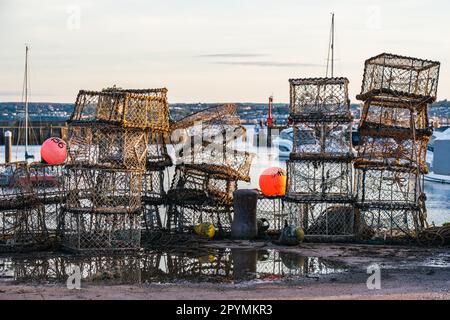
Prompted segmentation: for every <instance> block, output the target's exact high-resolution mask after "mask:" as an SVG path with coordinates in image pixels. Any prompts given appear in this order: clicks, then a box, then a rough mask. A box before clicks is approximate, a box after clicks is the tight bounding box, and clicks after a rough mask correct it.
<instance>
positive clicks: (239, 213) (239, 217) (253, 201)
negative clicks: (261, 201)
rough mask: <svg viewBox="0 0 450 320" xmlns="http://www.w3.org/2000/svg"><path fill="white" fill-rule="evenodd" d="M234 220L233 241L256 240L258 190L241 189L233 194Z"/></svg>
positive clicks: (232, 226)
mask: <svg viewBox="0 0 450 320" xmlns="http://www.w3.org/2000/svg"><path fill="white" fill-rule="evenodd" d="M233 198H234V200H233V206H234V218H233V223H232V225H231V237H232V238H233V239H247V240H249V239H254V238H256V236H257V235H258V226H257V223H256V205H257V203H258V190H251V189H241V190H236V191H235V192H233Z"/></svg>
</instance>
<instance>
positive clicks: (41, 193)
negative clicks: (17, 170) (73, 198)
mask: <svg viewBox="0 0 450 320" xmlns="http://www.w3.org/2000/svg"><path fill="white" fill-rule="evenodd" d="M64 174H65V169H64V165H48V164H43V163H38V162H34V163H31V164H30V165H29V166H28V175H29V177H30V184H31V189H32V192H33V195H34V196H35V197H36V198H37V199H38V201H39V203H40V204H44V205H49V207H52V208H56V207H58V206H56V205H57V204H60V203H62V202H63V200H64Z"/></svg>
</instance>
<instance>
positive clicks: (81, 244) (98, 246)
mask: <svg viewBox="0 0 450 320" xmlns="http://www.w3.org/2000/svg"><path fill="white" fill-rule="evenodd" d="M140 213H141V211H139V212H134V213H110V212H108V213H106V214H105V213H103V212H102V213H97V212H95V211H91V212H89V211H78V210H67V211H66V212H65V214H64V225H63V239H62V243H63V246H64V247H65V248H66V249H69V250H73V251H76V252H84V251H86V252H95V251H99V252H101V251H128V250H130V251H134V250H139V249H140V243H141V214H140Z"/></svg>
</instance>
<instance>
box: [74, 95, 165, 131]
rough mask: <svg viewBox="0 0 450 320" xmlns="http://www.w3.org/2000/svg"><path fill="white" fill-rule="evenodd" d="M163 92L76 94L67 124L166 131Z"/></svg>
mask: <svg viewBox="0 0 450 320" xmlns="http://www.w3.org/2000/svg"><path fill="white" fill-rule="evenodd" d="M166 93H167V90H166V89H154V90H144V91H143V92H142V93H138V92H136V91H135V90H118V89H116V90H112V89H111V90H106V91H101V92H95V91H84V90H81V91H80V92H79V93H78V96H77V99H76V102H75V110H74V112H73V114H72V116H71V117H70V120H69V123H77V122H94V123H101V122H105V123H108V124H114V125H119V126H122V127H125V128H141V129H151V130H155V131H166V132H167V131H169V118H168V115H169V112H168V108H169V106H168V103H167V99H166Z"/></svg>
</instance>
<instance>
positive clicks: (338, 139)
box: [292, 122, 352, 156]
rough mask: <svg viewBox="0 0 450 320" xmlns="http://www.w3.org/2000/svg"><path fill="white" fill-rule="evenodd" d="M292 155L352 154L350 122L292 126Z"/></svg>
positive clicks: (311, 123)
mask: <svg viewBox="0 0 450 320" xmlns="http://www.w3.org/2000/svg"><path fill="white" fill-rule="evenodd" d="M292 153H293V154H303V155H304V154H311V155H317V156H319V155H327V154H328V155H334V156H346V155H350V154H351V153H352V125H351V122H344V123H342V122H299V123H296V124H295V125H294V140H293V150H292Z"/></svg>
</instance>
